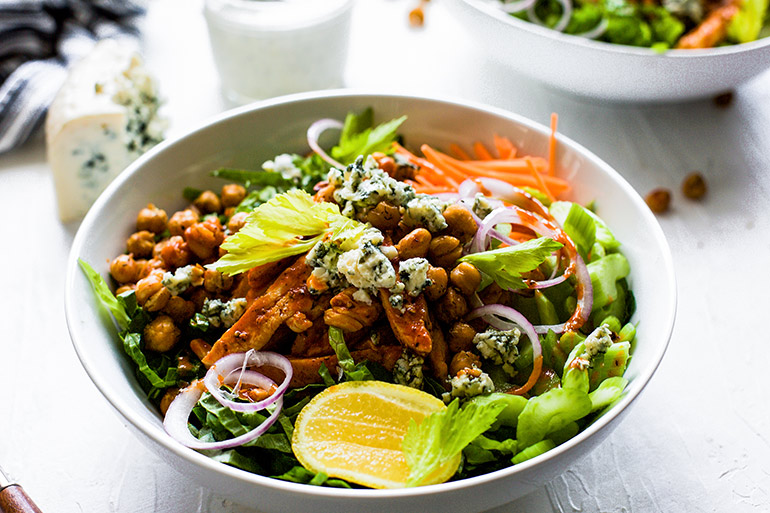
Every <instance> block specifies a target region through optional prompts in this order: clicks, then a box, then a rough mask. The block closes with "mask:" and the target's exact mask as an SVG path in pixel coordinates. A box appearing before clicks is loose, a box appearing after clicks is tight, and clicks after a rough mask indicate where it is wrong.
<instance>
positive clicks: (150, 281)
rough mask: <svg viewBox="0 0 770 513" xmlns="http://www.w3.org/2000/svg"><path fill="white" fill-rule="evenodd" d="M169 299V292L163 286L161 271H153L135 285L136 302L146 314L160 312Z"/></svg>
mask: <svg viewBox="0 0 770 513" xmlns="http://www.w3.org/2000/svg"><path fill="white" fill-rule="evenodd" d="M170 298H171V292H169V290H168V289H167V288H166V287H164V286H163V271H162V270H154V271H152V272H151V273H150V274H149V275H148V276H147V277H145V278H142V279H141V280H139V281H138V282H137V284H136V301H137V303H139V306H141V307H143V308H144V309H145V310H147V311H148V312H157V311H158V310H161V309H162V308H163V307H164V306H166V303H168V300H169V299H170Z"/></svg>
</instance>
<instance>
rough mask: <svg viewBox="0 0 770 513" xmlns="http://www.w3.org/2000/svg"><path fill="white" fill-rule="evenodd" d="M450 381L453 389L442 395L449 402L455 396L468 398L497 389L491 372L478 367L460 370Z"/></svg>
mask: <svg viewBox="0 0 770 513" xmlns="http://www.w3.org/2000/svg"><path fill="white" fill-rule="evenodd" d="M449 383H450V385H451V386H452V390H451V391H449V392H445V393H444V394H442V396H441V398H442V399H443V400H444V402H445V403H449V402H450V401H451V400H452V399H454V398H455V397H459V398H461V399H468V398H471V397H476V396H477V395H482V394H489V393H492V392H494V391H495V384H494V383H493V382H492V378H490V377H489V374H487V373H486V372H483V371H482V370H481V369H478V368H476V367H473V368H470V369H464V370H462V371H460V372H458V373H457V376H455V377H453V378H452V379H451V381H450V382H449Z"/></svg>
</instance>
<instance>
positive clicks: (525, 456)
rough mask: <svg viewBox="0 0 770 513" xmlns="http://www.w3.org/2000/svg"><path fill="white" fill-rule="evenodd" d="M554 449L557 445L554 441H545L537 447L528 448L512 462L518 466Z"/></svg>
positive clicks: (536, 445)
mask: <svg viewBox="0 0 770 513" xmlns="http://www.w3.org/2000/svg"><path fill="white" fill-rule="evenodd" d="M554 447H556V444H555V443H554V442H553V440H543V441H542V442H538V443H536V444H535V445H532V446H530V447H527V448H526V449H524V450H523V451H521V452H520V453H518V454H517V455H516V456H514V457H513V459H512V460H511V461H512V462H513V464H514V465H518V464H519V463H522V462H524V461H527V460H531V459H532V458H534V457H535V456H540V455H541V454H543V453H546V452H548V451H550V450H551V449H553V448H554Z"/></svg>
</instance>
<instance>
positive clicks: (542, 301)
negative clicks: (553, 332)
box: [535, 290, 559, 324]
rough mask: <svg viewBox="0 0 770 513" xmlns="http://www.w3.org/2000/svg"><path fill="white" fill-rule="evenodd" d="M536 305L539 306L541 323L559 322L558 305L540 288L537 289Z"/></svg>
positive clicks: (538, 311)
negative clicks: (555, 305)
mask: <svg viewBox="0 0 770 513" xmlns="http://www.w3.org/2000/svg"><path fill="white" fill-rule="evenodd" d="M535 305H536V306H537V313H538V314H540V324H559V317H558V316H557V315H556V307H554V306H553V303H551V300H550V299H548V298H547V297H545V294H543V293H542V292H540V291H539V290H536V291H535Z"/></svg>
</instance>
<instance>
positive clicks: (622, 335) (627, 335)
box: [618, 322, 636, 342]
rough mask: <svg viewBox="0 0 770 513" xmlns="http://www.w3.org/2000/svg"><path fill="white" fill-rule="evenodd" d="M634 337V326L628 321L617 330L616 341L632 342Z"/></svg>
mask: <svg viewBox="0 0 770 513" xmlns="http://www.w3.org/2000/svg"><path fill="white" fill-rule="evenodd" d="M634 338H636V326H634V324H633V323H630V322H629V323H628V324H626V325H625V326H623V328H622V329H621V330H620V331H619V332H618V342H633V341H634Z"/></svg>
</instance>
